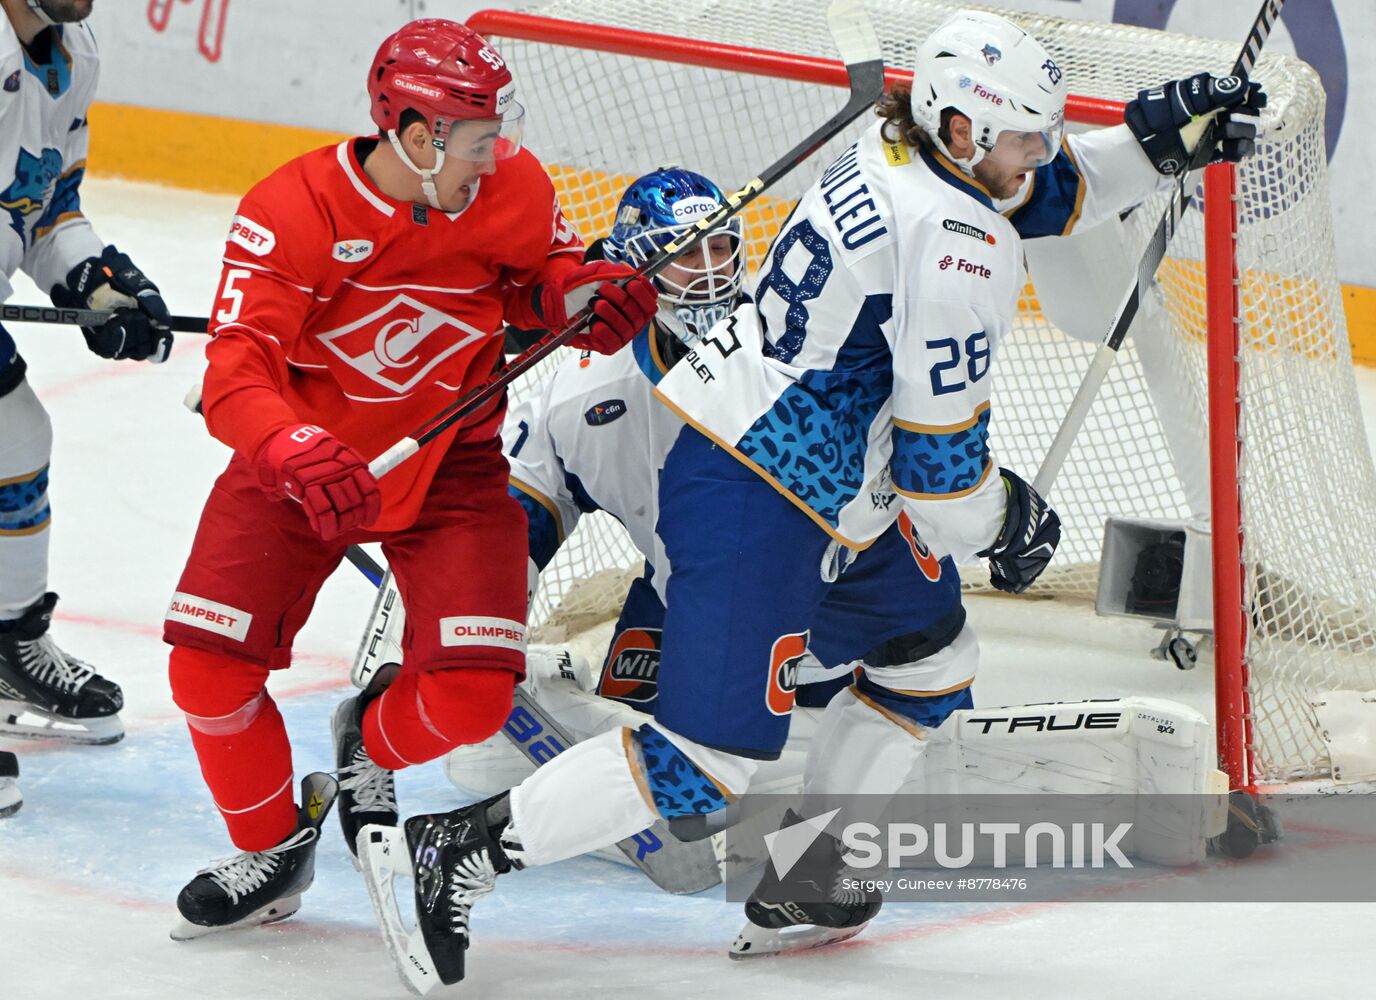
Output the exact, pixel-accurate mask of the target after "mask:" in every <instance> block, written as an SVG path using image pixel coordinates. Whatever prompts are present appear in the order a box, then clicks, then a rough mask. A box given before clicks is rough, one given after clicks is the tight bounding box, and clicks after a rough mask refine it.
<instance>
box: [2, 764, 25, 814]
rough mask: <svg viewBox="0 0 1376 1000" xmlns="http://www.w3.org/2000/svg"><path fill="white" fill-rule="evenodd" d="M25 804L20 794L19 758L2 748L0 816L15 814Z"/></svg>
mask: <svg viewBox="0 0 1376 1000" xmlns="http://www.w3.org/2000/svg"><path fill="white" fill-rule="evenodd" d="M23 804H24V796H23V795H21V794H19V758H18V757H16V756H15V755H14V754H12V753H10V752H9V751H8V750H0V818H3V817H5V816H13V815H14V814H15V813H17V812H18V811H19V807H20V806H22V805H23Z"/></svg>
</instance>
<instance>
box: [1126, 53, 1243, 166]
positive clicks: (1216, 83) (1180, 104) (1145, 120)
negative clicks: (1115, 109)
mask: <svg viewBox="0 0 1376 1000" xmlns="http://www.w3.org/2000/svg"><path fill="white" fill-rule="evenodd" d="M1264 107H1266V92H1265V91H1263V90H1262V89H1261V84H1259V83H1244V82H1243V80H1242V78H1241V77H1237V76H1211V75H1210V74H1208V73H1196V74H1195V75H1194V76H1192V77H1189V78H1188V79H1185V80H1171V81H1169V82H1167V83H1163V84H1162V85H1161V86H1159V87H1152V88H1151V89H1150V90H1142V91H1138V93H1137V99H1136V100H1133V101H1129V102H1128V106H1127V108H1125V109H1124V111H1123V120H1124V121H1125V122H1127V126H1128V128H1130V129H1132V134H1133V135H1135V136H1136V137H1137V141H1138V142H1139V143H1141V145H1142V150H1143V151H1144V152H1145V153H1146V154H1147V159H1149V160H1151V162H1152V165H1153V166H1154V167H1156V169H1157V171H1159V172H1160V173H1163V174H1178V173H1180V172H1181V171H1182V170H1184V169H1185V168H1186V167H1187V166H1188V165H1189V162H1190V155H1191V154H1190V150H1188V149H1186V148H1185V142H1184V140H1183V139H1182V138H1181V136H1180V130H1181V129H1182V128H1184V127H1185V126H1186V125H1188V124H1189V123H1190V122H1192V121H1194V120H1195V119H1196V118H1197V117H1199V116H1200V115H1204V114H1208V113H1209V112H1211V111H1218V112H1219V115H1218V128H1217V129H1216V130H1215V132H1214V140H1215V142H1214V148H1213V151H1212V153H1211V154H1210V158H1209V162H1210V163H1218V162H1220V161H1222V160H1228V161H1229V162H1232V163H1237V162H1238V161H1239V160H1241V159H1242V158H1243V157H1246V156H1251V155H1252V153H1253V152H1254V151H1255V149H1256V139H1257V126H1258V125H1260V124H1261V109H1262V108H1264Z"/></svg>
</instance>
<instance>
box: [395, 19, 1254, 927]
mask: <svg viewBox="0 0 1376 1000" xmlns="http://www.w3.org/2000/svg"><path fill="white" fill-rule="evenodd" d="M1065 94H1066V86H1065V81H1064V80H1063V77H1062V73H1061V70H1060V68H1059V67H1058V66H1057V65H1056V63H1055V61H1054V60H1053V59H1052V58H1051V57H1050V56H1049V55H1048V54H1047V52H1046V50H1045V49H1044V48H1043V47H1042V46H1041V45H1040V44H1039V43H1038V42H1037V40H1036V39H1034V38H1032V37H1031V36H1029V35H1027V34H1026V33H1025V32H1023V31H1022V30H1021V29H1019V28H1018V27H1016V26H1015V25H1013V24H1011V23H1010V22H1008V21H1006V20H1004V19H1002V18H999V17H996V16H994V15H991V14H985V13H973V12H966V13H962V14H958V15H956V16H954V17H953V18H951V19H950V20H948V21H947V22H946V23H945V24H943V25H942V26H941V27H939V28H938V29H937V30H936V31H935V32H933V34H932V35H931V36H930V37H929V38H928V39H927V40H926V41H925V42H924V43H923V45H922V46H921V47H920V48H919V50H918V58H917V66H916V68H915V73H914V82H913V86H912V90H911V95H910V97H909V99H908V100H897V99H895V100H889V101H886V102H884V103H883V104H881V106H880V109H879V110H880V113H881V116H882V117H883V119H884V120H883V121H881V122H879V123H877V124H876V125H875V126H874V127H873V128H872V129H870V130H869V131H868V132H867V133H866V134H865V135H863V136H862V137H861V139H860V140H859V141H858V142H857V143H856V145H855V146H854V147H852V149H850V150H848V151H847V152H846V153H845V154H843V155H842V157H841V158H840V159H839V160H838V161H837V162H836V163H835V164H833V165H832V166H831V167H830V168H829V169H828V170H827V171H826V172H825V173H824V174H823V176H822V178H821V179H820V180H819V181H818V183H817V184H816V185H814V186H813V187H812V188H811V189H810V190H809V191H808V193H807V194H805V195H804V197H803V199H802V201H801V202H800V204H799V205H798V207H797V208H796V209H795V211H794V212H793V214H792V215H791V216H790V219H789V221H788V223H787V224H786V225H785V227H784V229H783V231H782V232H781V233H780V235H779V237H778V238H777V239H776V240H775V242H774V244H773V246H772V247H771V249H770V252H769V255H768V256H767V258H766V261H765V264H764V267H763V268H762V271H763V275H764V276H763V277H762V279H761V281H760V284H759V288H758V290H757V293H756V301H755V302H754V303H753V304H747V305H744V306H742V307H741V308H740V309H738V310H736V312H735V313H733V314H732V316H731V317H729V318H728V319H727V320H726V321H724V322H723V323H721V324H719V325H718V326H717V327H715V328H714V329H713V330H712V331H711V332H710V333H709V334H708V336H707V337H705V338H704V339H703V341H702V343H700V344H699V345H697V346H696V347H695V348H694V350H692V351H691V352H689V354H688V355H687V356H686V357H685V358H684V360H683V361H682V362H681V363H680V364H679V365H677V366H676V367H675V368H673V369H672V370H671V371H670V373H669V374H668V375H667V376H665V378H664V379H663V380H662V381H661V382H660V384H659V386H658V387H657V389H656V393H657V395H658V396H659V398H660V399H661V400H662V401H664V402H665V403H666V404H667V405H669V406H670V407H671V408H673V409H675V411H676V412H678V413H679V414H680V415H681V416H683V417H684V418H685V419H686V422H687V424H688V425H689V426H686V427H685V428H684V430H683V431H682V432H681V433H680V434H679V436H678V438H677V439H676V441H675V444H674V446H673V448H672V449H671V451H670V453H669V455H668V457H667V459H666V461H665V466H664V470H663V473H662V475H661V481H660V518H659V531H660V535H661V537H662V539H663V544H664V552H665V555H666V557H667V559H668V560H669V562H670V564H671V565H672V568H673V573H672V576H671V577H670V580H669V583H668V587H667V592H666V597H667V600H666V617H665V624H664V637H663V639H664V645H663V650H662V656H661V661H660V672H659V702H658V705H657V708H656V712H655V721H654V725H653V726H652V727H645V728H642V729H640V730H636V731H635V732H629V731H622V732H620V733H608V734H605V735H603V736H598V737H595V738H594V739H591V740H588V741H586V742H584V743H581V744H579V745H578V746H576V747H573V748H572V749H570V750H569V751H568V752H566V753H563V754H561V755H560V756H558V757H557V758H555V759H554V760H553V761H551V762H550V763H549V764H547V765H545V766H543V767H541V768H540V769H539V770H537V771H536V772H535V774H534V775H533V776H531V777H530V778H528V779H526V780H525V781H524V782H522V783H521V784H520V785H519V786H517V787H516V788H514V789H513V790H512V791H511V793H510V795H509V796H500V797H497V798H496V799H494V800H490V801H488V802H484V803H479V804H478V805H476V806H472V807H468V808H466V809H462V810H456V811H455V812H453V813H449V814H444V815H439V816H424V817H415V818H412V819H411V820H408V821H407V840H408V842H409V843H410V845H411V846H412V847H413V848H416V847H419V848H421V849H424V850H429V849H433V851H431V852H430V853H429V854H425V855H423V854H422V853H420V852H419V851H416V852H413V858H415V859H417V860H416V861H415V874H416V878H417V884H418V886H419V885H421V884H422V883H424V884H430V883H431V882H433V881H435V880H440V881H441V882H442V883H443V884H444V885H445V886H446V888H449V889H451V892H450V895H449V897H448V899H447V900H445V901H444V902H443V904H442V905H441V906H440V907H438V908H434V907H427V906H426V905H425V900H424V899H423V898H422V897H421V896H420V895H418V897H417V903H418V906H417V917H418V920H419V921H420V922H421V925H422V927H423V928H424V929H425V930H426V937H427V939H430V940H431V941H432V943H433V940H434V939H436V934H437V928H439V927H441V926H444V927H449V928H451V930H450V936H451V937H452V939H453V940H454V941H455V942H462V943H463V944H465V945H466V942H467V934H468V931H467V928H468V925H469V918H470V911H471V908H472V906H473V904H474V902H475V901H476V899H477V898H479V897H480V896H482V895H483V894H485V893H487V892H490V891H491V890H492V889H493V887H494V885H495V881H496V877H497V875H499V874H501V873H503V872H506V871H509V870H511V869H512V868H521V867H526V866H529V865H532V864H547V863H550V862H553V861H557V860H561V859H563V858H567V857H571V856H574V855H577V854H580V853H583V852H584V851H587V850H589V849H591V848H594V847H597V846H601V845H603V844H607V843H610V842H613V841H615V840H616V839H617V838H619V837H624V836H627V835H628V834H630V833H633V832H635V831H637V830H640V829H643V828H644V826H645V825H646V824H647V823H649V822H650V821H652V820H654V819H656V818H665V819H670V820H672V819H675V818H677V817H680V816H684V815H688V814H696V815H701V814H703V813H706V812H711V811H716V810H721V809H723V808H724V807H725V806H726V804H727V803H728V801H729V800H730V799H731V797H733V796H735V795H738V794H740V793H741V792H743V791H744V790H745V788H746V787H747V785H748V783H749V780H750V777H751V775H752V774H753V772H754V771H755V770H756V767H757V763H756V761H757V760H758V759H759V758H761V757H765V756H768V755H769V754H770V753H772V752H777V749H778V747H779V746H781V745H782V743H783V741H784V738H785V737H786V734H787V725H788V722H787V716H786V715H782V714H780V713H778V712H776V711H775V710H774V705H773V702H772V699H773V695H774V693H775V692H774V689H773V686H772V684H771V679H772V677H773V676H774V675H773V673H772V671H771V666H772V665H773V663H774V660H773V658H772V657H771V653H772V652H776V651H777V650H778V648H779V644H780V643H784V642H786V641H788V640H790V639H796V638H797V637H799V636H802V635H806V634H808V632H809V630H810V629H811V628H812V627H813V626H814V625H815V624H816V623H817V621H818V613H819V611H820V610H821V609H822V607H823V606H824V605H825V604H826V603H828V602H832V601H835V600H840V599H844V598H845V596H846V595H850V596H851V597H853V598H854V599H855V600H854V601H853V605H854V606H855V607H856V608H857V609H863V608H865V607H867V605H866V603H865V600H866V598H872V596H873V595H870V594H867V593H865V592H864V591H863V588H862V586H861V584H862V582H863V581H864V580H865V579H866V576H867V574H868V573H869V572H870V567H871V565H872V563H873V561H874V560H875V559H877V558H878V557H879V554H881V553H882V552H883V548H882V544H883V542H884V540H885V539H886V538H888V537H890V534H889V533H888V532H887V530H886V529H888V528H889V527H890V526H891V525H892V524H893V523H894V522H895V521H897V520H898V519H899V518H900V517H901V516H903V515H907V517H908V518H909V519H910V520H911V522H912V523H913V524H915V525H916V526H917V527H918V529H919V530H920V531H921V533H922V537H924V538H925V539H926V540H927V541H928V543H929V544H931V545H932V547H933V548H934V549H936V550H937V551H939V552H941V553H943V554H946V555H951V556H955V557H957V558H959V559H968V558H970V557H972V556H979V557H980V558H985V559H988V560H989V562H990V566H991V577H992V580H993V582H994V584H995V585H996V586H998V587H1000V588H1001V589H1005V590H1011V591H1021V590H1023V589H1025V588H1026V587H1028V586H1029V585H1030V584H1031V583H1032V582H1033V581H1034V580H1035V579H1036V577H1037V575H1038V574H1039V573H1040V572H1041V570H1042V569H1044V568H1045V566H1046V564H1047V563H1048V562H1049V560H1050V558H1051V555H1052V553H1053V551H1054V548H1055V545H1056V542H1057V540H1058V538H1059V523H1058V521H1057V519H1056V517H1055V515H1054V513H1052V512H1051V511H1050V510H1049V508H1048V507H1047V505H1046V504H1045V502H1044V501H1043V500H1042V499H1041V498H1040V497H1039V496H1037V495H1036V493H1035V492H1034V491H1033V490H1032V488H1031V487H1030V486H1029V485H1028V484H1027V483H1025V482H1024V481H1023V480H1022V479H1021V477H1019V476H1017V475H1016V474H1015V473H1013V472H1011V471H1009V470H1005V469H999V468H998V466H997V464H996V463H995V462H994V461H993V458H992V456H991V455H990V453H989V448H988V434H987V428H988V423H989V420H990V417H991V411H990V407H989V385H990V380H989V379H988V377H987V376H988V374H989V369H990V365H991V364H992V363H994V355H995V354H996V353H997V350H998V345H999V341H1000V340H1001V338H1002V337H1003V336H1004V335H1005V334H1006V333H1007V331H1008V330H1009V329H1010V327H1011V325H1012V323H1013V318H1014V315H1015V312H1016V304H1017V293H1018V290H1019V288H1020V287H1021V285H1022V281H1023V276H1022V259H1021V253H1020V241H1021V239H1022V237H1024V236H1047V235H1055V234H1061V233H1066V232H1071V231H1073V230H1074V229H1075V228H1076V227H1077V226H1080V225H1090V224H1092V223H1093V222H1094V221H1096V220H1098V219H1103V218H1109V217H1111V216H1113V215H1116V214H1117V213H1118V212H1120V211H1123V210H1125V209H1127V208H1129V207H1130V206H1132V205H1134V204H1136V203H1138V202H1140V201H1141V200H1142V199H1144V198H1145V197H1147V196H1148V195H1150V194H1151V193H1153V192H1154V191H1156V190H1157V189H1158V188H1159V187H1161V186H1164V184H1165V183H1167V182H1166V181H1165V180H1163V176H1162V175H1163V174H1165V173H1168V172H1170V171H1171V170H1172V169H1175V170H1178V169H1179V168H1180V165H1181V164H1182V163H1183V162H1184V161H1185V159H1186V157H1185V156H1184V152H1185V151H1184V147H1183V142H1182V140H1181V139H1180V137H1179V129H1180V127H1182V126H1183V125H1185V124H1187V123H1188V122H1189V121H1190V119H1191V118H1192V117H1193V116H1194V115H1198V114H1201V113H1205V112H1208V111H1211V110H1217V111H1220V112H1222V115H1223V118H1224V119H1225V121H1224V124H1223V128H1222V135H1223V136H1224V141H1223V142H1222V143H1221V144H1220V148H1219V154H1220V155H1222V156H1228V157H1232V158H1237V157H1240V156H1242V155H1245V154H1246V153H1247V152H1248V151H1249V150H1248V147H1249V145H1250V143H1249V140H1248V136H1247V130H1248V129H1249V128H1252V129H1253V134H1254V128H1253V127H1252V126H1250V125H1248V124H1247V123H1246V122H1244V121H1240V120H1238V119H1237V118H1234V117H1231V116H1232V113H1233V112H1234V111H1237V112H1242V113H1246V112H1250V111H1254V110H1255V108H1256V107H1259V106H1260V103H1261V95H1260V94H1259V93H1258V91H1257V90H1256V88H1255V87H1249V86H1245V85H1242V82H1241V81H1239V80H1236V79H1228V78H1225V79H1222V80H1217V79H1214V78H1212V77H1209V76H1208V75H1207V74H1200V75H1199V76H1196V77H1194V78H1191V79H1190V80H1188V81H1180V82H1179V83H1172V84H1169V85H1167V87H1166V88H1162V90H1160V91H1157V92H1151V91H1143V92H1142V94H1140V95H1139V98H1138V100H1137V101H1135V102H1133V105H1131V106H1130V107H1129V109H1128V113H1127V116H1126V117H1127V121H1128V122H1129V123H1132V127H1122V126H1120V127H1116V128H1110V129H1104V130H1102V131H1100V132H1096V133H1092V134H1086V135H1084V136H1076V137H1073V138H1072V139H1071V140H1070V141H1069V142H1068V143H1067V144H1066V146H1065V148H1062V142H1061V140H1062V130H1063V120H1064V118H1063V116H1064V104H1065ZM1139 133H1140V135H1139ZM1144 150H1145V152H1146V155H1144ZM1165 150H1169V151H1175V152H1176V155H1175V156H1170V155H1165V154H1164V153H1163V151H1165ZM1154 165H1155V166H1154ZM1158 167H1159V168H1160V170H1159V172H1158V169H1156V168H1158ZM1005 213H1006V214H1005ZM1013 419H1016V416H1015V415H1014V417H1013ZM763 526H767V529H768V530H767V531H766V530H761V529H762V527H763ZM901 597H902V595H898V596H897V597H896V598H890V599H898V600H901ZM864 624H865V623H864V621H863V619H859V618H857V621H856V627H857V635H861V636H863V626H864ZM931 694H933V692H930V691H926V692H922V691H919V692H914V691H912V690H911V689H907V688H904V687H902V686H901V685H896V686H895V687H894V688H887V687H886V686H885V685H882V684H879V685H875V688H873V689H871V690H870V691H867V692H857V691H848V692H845V693H843V694H842V695H840V696H838V697H837V698H835V699H834V700H833V701H832V702H831V703H830V704H829V705H828V708H827V710H826V713H825V714H824V716H823V719H822V722H821V724H820V726H819V730H818V733H817V735H816V737H815V739H814V741H813V744H812V747H811V750H810V752H809V757H808V762H807V770H806V772H805V777H804V790H805V792H806V793H809V795H810V796H811V797H813V799H814V801H815V800H816V799H820V798H821V797H823V796H826V795H829V794H832V793H835V792H843V793H857V792H865V793H871V794H875V795H880V796H882V795H891V794H892V793H893V792H894V791H895V790H896V789H897V787H898V786H899V784H900V783H901V782H902V780H903V778H904V777H905V776H906V774H907V773H908V772H909V771H910V770H911V769H912V766H913V765H914V764H915V763H916V762H917V759H918V757H919V756H920V754H921V752H922V747H923V744H924V741H925V739H926V737H927V735H928V734H929V728H928V727H927V726H926V725H925V724H924V723H923V721H922V717H921V714H920V712H921V710H922V708H923V707H924V702H923V700H922V696H923V695H928V696H930V695H931ZM685 789H689V790H690V793H689V794H684V790H685ZM840 857H841V848H840V844H839V842H838V841H837V840H835V838H834V837H832V836H831V835H829V834H828V835H826V836H818V837H817V838H816V839H815V840H814V841H813V845H812V847H811V848H809V849H808V851H807V852H806V853H805V854H804V855H803V857H802V859H801V860H799V861H798V863H797V864H796V865H795V866H794V868H793V870H792V873H791V874H790V878H789V880H788V881H787V882H784V881H783V880H781V879H779V878H778V877H777V876H776V874H775V873H774V871H773V869H772V867H771V868H770V869H767V871H766V874H765V878H764V881H763V882H762V883H761V885H760V886H759V887H758V888H757V889H756V892H755V894H754V895H752V898H751V900H750V902H749V903H747V907H746V914H747V917H748V918H749V921H750V924H749V926H748V927H747V929H746V931H744V932H743V933H742V935H741V937H740V938H739V939H738V941H737V946H736V953H737V954H759V953H761V951H762V950H763V952H764V953H767V952H768V951H769V950H772V945H773V942H767V944H768V946H765V947H763V948H756V947H755V945H756V943H757V942H762V943H763V942H765V941H766V938H768V936H769V935H770V934H771V933H772V932H773V931H776V930H780V929H786V928H788V927H789V926H790V925H796V924H815V925H819V926H822V927H827V928H833V929H839V930H841V931H844V930H845V929H846V928H848V927H853V926H855V925H856V922H857V921H861V922H862V921H863V919H867V917H868V915H869V914H872V913H873V911H874V910H875V909H877V908H878V897H877V894H876V893H873V892H871V891H869V890H867V889H863V888H862V889H860V890H859V891H854V892H847V891H846V890H845V888H844V887H843V885H842V882H841V879H842V870H843V866H842V864H841V861H840ZM808 881H811V882H813V883H814V889H813V891H814V893H815V892H816V889H817V888H820V889H821V890H822V893H821V895H820V896H817V895H813V896H812V897H811V898H810V899H809V900H808V901H806V902H803V900H802V898H801V897H800V895H799V893H800V892H801V890H802V888H803V883H805V882H808ZM432 895H433V894H432ZM823 939H825V938H823ZM830 939H835V938H834V937H832V938H830Z"/></svg>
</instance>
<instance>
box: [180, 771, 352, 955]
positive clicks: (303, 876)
mask: <svg viewBox="0 0 1376 1000" xmlns="http://www.w3.org/2000/svg"><path fill="white" fill-rule="evenodd" d="M338 792H339V784H338V782H336V781H335V779H334V778H333V777H331V776H330V775H328V774H324V773H321V772H316V773H314V774H308V775H306V777H305V778H304V779H303V780H302V782H301V808H300V813H299V816H298V819H297V823H296V830H295V831H294V832H293V833H292V834H291V836H289V837H287V839H286V840H284V841H282V842H281V843H280V844H278V845H276V846H275V847H269V848H268V849H267V850H265V851H245V852H244V853H242V854H238V855H236V856H234V857H232V858H226V859H224V860H222V861H216V862H215V863H214V864H212V865H210V866H209V867H208V868H203V869H201V871H200V872H198V873H197V875H196V877H195V878H193V879H192V880H191V881H190V882H188V883H187V884H186V886H185V887H184V888H183V889H182V891H181V893H180V894H179V895H178V896H177V909H178V911H180V913H181V915H182V920H181V923H180V924H178V926H176V927H175V928H173V930H172V933H171V937H172V940H173V941H189V940H191V939H193V938H198V937H204V936H205V935H206V934H214V933H217V932H219V931H228V930H238V929H241V928H246V927H258V926H261V925H263V924H271V923H276V922H277V921H279V920H285V919H286V918H287V917H289V916H291V915H292V914H293V913H295V912H296V911H297V910H299V909H300V908H301V895H302V893H304V892H305V891H306V890H307V889H309V888H310V887H311V881H312V880H313V879H314V877H315V845H316V841H318V840H319V839H320V827H321V825H322V824H323V823H324V822H325V817H326V816H328V815H329V813H330V807H331V806H332V805H333V804H334V800H335V796H336V795H337V794H338Z"/></svg>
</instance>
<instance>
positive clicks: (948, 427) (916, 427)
mask: <svg viewBox="0 0 1376 1000" xmlns="http://www.w3.org/2000/svg"><path fill="white" fill-rule="evenodd" d="M988 409H989V401H988V400H987V399H986V400H985V401H984V402H983V403H980V404H979V406H977V407H975V412H974V413H973V414H971V415H970V419H969V420H962V421H960V422H959V423H955V424H916V423H913V422H912V421H911V420H900V419H899V418H898V417H894V418H893V425H894V426H895V427H901V428H902V429H903V430H905V431H911V432H913V433H914V434H956V433H958V432H960V431H963V430H965V429H966V428H969V427H973V426H975V424H977V423H979V418H980V417H982V416H983V415H984V412H985V411H986V410H988Z"/></svg>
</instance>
